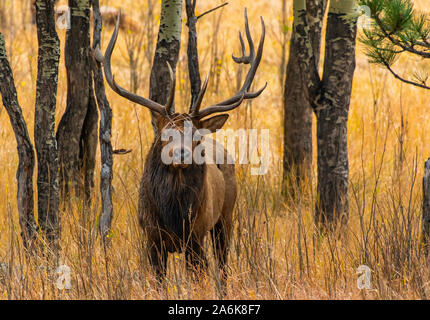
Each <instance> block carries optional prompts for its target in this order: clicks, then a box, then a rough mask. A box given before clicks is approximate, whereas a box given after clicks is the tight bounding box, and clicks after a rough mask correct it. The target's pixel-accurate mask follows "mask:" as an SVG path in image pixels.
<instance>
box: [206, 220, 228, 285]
mask: <svg viewBox="0 0 430 320" xmlns="http://www.w3.org/2000/svg"><path fill="white" fill-rule="evenodd" d="M230 233H231V232H230V230H229V229H228V228H226V226H225V223H224V222H223V221H222V220H221V221H219V222H218V223H217V224H216V225H215V226H214V227H213V229H212V230H211V235H212V245H213V250H214V255H215V259H216V260H217V262H218V267H219V269H220V271H221V290H222V291H223V292H225V291H226V284H227V270H226V267H227V254H228V248H229V245H230Z"/></svg>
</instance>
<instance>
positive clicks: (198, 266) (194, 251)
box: [185, 239, 208, 273]
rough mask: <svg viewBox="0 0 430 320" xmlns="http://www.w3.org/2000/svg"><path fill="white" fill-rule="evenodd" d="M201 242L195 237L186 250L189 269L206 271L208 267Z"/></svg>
mask: <svg viewBox="0 0 430 320" xmlns="http://www.w3.org/2000/svg"><path fill="white" fill-rule="evenodd" d="M201 242H202V241H200V240H199V239H193V240H192V241H191V242H190V244H189V245H188V246H187V248H186V251H185V256H186V259H187V267H188V269H192V270H193V271H194V272H197V273H198V272H200V271H205V272H206V270H207V268H208V262H207V260H206V255H205V252H204V250H203V246H202V244H201Z"/></svg>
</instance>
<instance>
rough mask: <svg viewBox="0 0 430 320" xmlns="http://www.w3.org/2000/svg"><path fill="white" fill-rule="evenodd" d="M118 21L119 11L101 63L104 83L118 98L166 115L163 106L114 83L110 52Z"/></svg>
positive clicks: (115, 36) (117, 28)
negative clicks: (120, 97) (105, 82)
mask: <svg viewBox="0 0 430 320" xmlns="http://www.w3.org/2000/svg"><path fill="white" fill-rule="evenodd" d="M120 21H121V10H120V11H119V12H118V18H117V21H116V25H115V30H114V32H113V34H112V38H111V39H110V42H109V45H108V47H107V49H106V52H105V55H104V56H105V58H104V61H103V66H104V70H105V77H106V81H107V83H108V84H109V86H110V87H111V88H112V90H113V91H115V92H116V93H118V94H119V95H120V96H122V97H124V98H126V99H128V100H130V101H132V102H135V103H137V104H140V105H141V106H144V107H147V108H148V109H150V110H152V111H155V112H157V113H159V114H161V115H167V113H168V110H167V108H166V107H165V106H163V105H161V104H159V103H157V102H155V101H152V100H149V99H146V98H144V97H141V96H138V95H136V94H134V93H131V92H129V91H127V90H125V89H124V88H122V87H120V86H119V85H118V84H117V83H116V82H115V78H114V76H113V75H112V68H111V56H112V52H113V49H114V47H115V44H116V40H117V39H118V30H119V26H120Z"/></svg>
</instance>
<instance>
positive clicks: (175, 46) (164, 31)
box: [149, 0, 182, 133]
mask: <svg viewBox="0 0 430 320" xmlns="http://www.w3.org/2000/svg"><path fill="white" fill-rule="evenodd" d="M181 29H182V0H163V1H162V3H161V18H160V28H159V31H158V39H157V46H156V48H155V55H154V62H153V65H152V70H151V79H150V91H149V99H151V100H153V101H156V102H158V103H160V104H163V105H164V104H166V102H167V98H168V96H169V87H170V73H169V69H168V66H167V62H169V64H170V66H171V67H172V69H173V71H175V70H176V64H177V62H178V57H179V49H180V45H181V42H180V41H181ZM151 116H152V127H153V129H154V133H155V132H156V123H155V117H154V115H153V113H152V112H151Z"/></svg>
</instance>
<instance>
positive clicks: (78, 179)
mask: <svg viewBox="0 0 430 320" xmlns="http://www.w3.org/2000/svg"><path fill="white" fill-rule="evenodd" d="M90 3H91V1H90V0H80V1H78V0H69V7H70V10H71V19H70V20H71V28H70V29H69V30H67V35H66V49H65V57H66V70H67V107H66V112H65V113H64V115H63V117H62V119H61V121H60V124H59V126H58V131H57V142H58V151H59V161H60V162H59V165H60V187H61V191H62V195H63V199H64V197H65V196H67V195H69V194H70V192H71V191H72V190H73V191H74V192H75V195H76V196H81V194H82V189H84V194H85V196H86V198H87V200H88V196H89V193H90V187H91V186H92V185H93V175H94V173H93V171H94V163H95V153H96V148H97V117H98V116H97V107H96V105H95V99H94V95H93V85H92V78H91V65H90Z"/></svg>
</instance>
